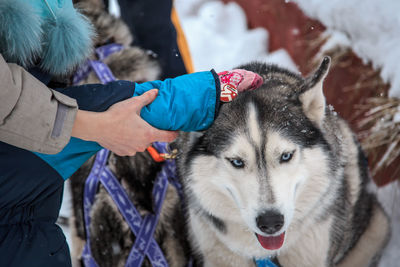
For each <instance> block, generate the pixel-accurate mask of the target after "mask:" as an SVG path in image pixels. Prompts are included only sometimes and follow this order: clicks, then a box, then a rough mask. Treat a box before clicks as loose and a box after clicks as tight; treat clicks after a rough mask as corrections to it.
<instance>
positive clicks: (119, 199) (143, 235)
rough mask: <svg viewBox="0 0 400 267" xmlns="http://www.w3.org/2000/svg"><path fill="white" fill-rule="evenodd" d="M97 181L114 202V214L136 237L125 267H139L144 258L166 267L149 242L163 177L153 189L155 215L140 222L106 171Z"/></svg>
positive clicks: (162, 192) (155, 246)
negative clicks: (119, 213) (121, 218)
mask: <svg viewBox="0 0 400 267" xmlns="http://www.w3.org/2000/svg"><path fill="white" fill-rule="evenodd" d="M100 181H101V183H102V185H103V186H104V187H105V188H106V190H107V191H108V193H109V194H110V196H111V198H112V199H113V200H114V202H115V204H116V205H117V207H118V210H119V211H120V212H121V214H122V216H123V217H124V219H125V220H126V222H127V223H128V225H129V228H130V229H131V230H132V232H133V233H134V234H135V236H136V240H135V244H134V245H133V247H132V249H131V252H130V253H129V256H128V259H127V262H126V264H125V266H127V267H137V266H141V264H142V262H143V259H144V257H145V256H146V255H147V256H148V257H149V260H150V262H151V263H152V265H153V266H157V267H158V266H160V267H167V266H168V263H167V261H166V260H165V257H164V255H163V253H162V251H161V249H160V247H159V246H158V244H157V242H156V241H155V240H154V239H153V234H154V230H155V228H156V226H157V223H158V218H159V214H160V210H161V207H162V203H163V201H164V199H165V193H166V191H167V187H168V181H167V179H166V178H165V177H163V175H160V174H158V175H157V179H156V183H155V185H154V188H153V196H154V197H155V201H156V211H155V215H153V214H150V215H147V216H146V217H145V218H144V219H143V220H142V218H141V216H140V214H139V212H138V211H137V210H136V208H135V206H134V205H133V204H132V202H131V201H130V199H129V197H128V196H127V194H126V192H125V190H124V189H123V188H122V186H121V184H120V183H119V182H118V180H117V179H116V178H115V176H114V175H113V173H112V172H111V171H110V170H109V169H108V167H106V168H105V169H104V171H103V172H102V173H101V176H100Z"/></svg>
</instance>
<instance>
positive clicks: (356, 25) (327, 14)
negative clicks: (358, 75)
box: [292, 0, 400, 97]
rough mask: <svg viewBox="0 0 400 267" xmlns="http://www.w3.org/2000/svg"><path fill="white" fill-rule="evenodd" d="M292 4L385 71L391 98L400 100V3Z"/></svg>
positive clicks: (302, 0) (335, 0)
mask: <svg viewBox="0 0 400 267" xmlns="http://www.w3.org/2000/svg"><path fill="white" fill-rule="evenodd" d="M292 1H293V2H295V3H297V4H298V5H299V6H300V8H301V9H302V10H303V11H304V13H306V14H307V15H308V16H310V17H312V18H316V19H318V20H319V21H321V22H322V23H323V24H324V25H325V26H326V27H327V28H328V29H329V30H330V31H331V32H333V33H335V32H336V33H339V35H341V36H340V39H341V40H342V41H344V45H350V46H351V48H352V49H353V51H354V52H355V53H356V54H357V55H358V56H359V57H360V58H362V59H363V60H364V62H371V63H372V65H373V66H374V68H376V69H381V77H382V78H383V80H384V81H385V82H390V84H391V88H390V91H389V96H392V97H400V64H399V63H398V62H399V59H400V45H399V44H400V1H399V0H379V1H378V0H352V1H348V0H331V1H325V0H292ZM334 36H335V37H334V38H335V39H337V36H336V34H334ZM343 37H345V38H343ZM346 39H347V40H346Z"/></svg>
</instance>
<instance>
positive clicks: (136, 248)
mask: <svg viewBox="0 0 400 267" xmlns="http://www.w3.org/2000/svg"><path fill="white" fill-rule="evenodd" d="M122 49H123V46H122V45H119V44H109V45H105V46H102V47H99V48H96V50H95V52H96V54H97V57H98V59H99V60H87V61H86V62H85V63H84V64H83V65H82V66H80V67H79V69H78V70H77V72H76V73H75V76H74V78H73V83H74V84H78V83H79V82H81V81H82V80H83V79H85V78H86V77H87V76H88V75H89V73H90V72H91V71H94V72H95V73H96V75H97V76H98V78H99V79H100V81H101V82H102V83H103V84H105V83H108V82H111V81H115V80H116V79H115V77H114V75H113V74H112V72H111V70H110V69H109V68H108V66H107V65H106V64H104V63H103V62H102V60H104V59H105V58H107V57H108V56H110V55H111V54H113V53H115V52H118V51H121V50H122ZM153 146H154V148H155V149H156V150H157V151H158V152H159V153H160V154H168V153H169V147H168V144H167V143H161V142H154V143H153ZM109 153H110V151H109V150H107V149H102V150H100V151H99V152H98V153H97V155H96V158H95V162H94V164H93V167H92V170H91V171H90V174H89V176H88V178H87V179H86V183H85V189H84V205H83V213H84V221H85V232H86V244H85V247H84V249H83V252H82V259H83V262H84V264H85V266H86V267H98V264H97V263H96V261H95V260H94V258H93V255H92V252H91V250H90V220H91V219H90V210H91V208H92V206H93V203H94V199H95V195H96V192H97V189H98V187H99V183H101V184H102V185H103V186H104V188H105V189H106V190H107V192H108V193H109V194H110V196H111V198H112V199H113V201H114V202H115V204H116V206H117V207H118V210H119V211H120V212H121V214H122V216H123V217H124V219H125V220H126V222H127V223H128V225H129V228H130V229H131V231H132V232H133V233H134V235H135V236H136V239H135V243H134V244H133V246H132V249H131V251H130V253H129V256H128V259H127V261H126V264H125V266H126V267H139V266H141V265H142V263H143V260H144V258H145V257H146V256H147V257H148V259H149V260H150V262H151V264H152V266H153V267H168V262H167V261H166V259H165V256H164V254H163V252H162V250H161V249H160V247H159V246H158V244H157V242H156V241H155V240H154V238H153V235H154V231H155V228H156V226H157V223H158V219H159V216H160V212H161V208H162V204H163V201H164V199H165V195H166V192H167V187H168V183H171V184H172V185H173V186H175V188H176V189H177V191H178V194H179V196H180V197H181V200H182V188H181V185H180V183H179V182H178V181H177V179H176V176H175V170H176V165H175V160H173V159H168V160H166V161H165V163H164V164H163V167H162V169H161V171H160V172H159V173H158V174H157V177H156V180H155V183H154V187H153V192H152V194H153V198H154V200H155V210H154V214H149V215H147V216H145V217H144V218H142V217H141V216H140V214H139V212H138V211H137V209H136V208H135V206H134V205H133V203H132V202H131V201H130V199H129V197H128V195H127V194H126V192H125V190H124V189H123V187H122V185H121V184H120V183H119V181H118V179H117V178H116V177H115V176H114V174H113V173H112V172H111V171H110V169H109V168H108V167H107V159H108V155H109ZM255 264H256V266H257V267H276V265H275V264H274V263H273V262H272V261H271V260H270V259H269V258H267V259H262V260H255ZM191 266H192V260H191V259H190V261H189V263H188V265H187V267H191Z"/></svg>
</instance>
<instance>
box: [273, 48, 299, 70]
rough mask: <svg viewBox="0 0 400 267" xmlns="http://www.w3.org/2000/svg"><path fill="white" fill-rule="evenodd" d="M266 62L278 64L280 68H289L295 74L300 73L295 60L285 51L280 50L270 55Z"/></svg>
mask: <svg viewBox="0 0 400 267" xmlns="http://www.w3.org/2000/svg"><path fill="white" fill-rule="evenodd" d="M265 61H266V62H267V63H270V64H276V65H279V66H280V67H284V68H287V69H288V70H291V71H293V72H297V73H300V72H299V69H298V68H297V65H296V64H295V63H294V61H293V59H292V58H291V57H290V55H289V53H288V52H287V51H286V50H285V49H278V50H276V51H274V52H272V53H270V54H269V55H267V57H266V58H265Z"/></svg>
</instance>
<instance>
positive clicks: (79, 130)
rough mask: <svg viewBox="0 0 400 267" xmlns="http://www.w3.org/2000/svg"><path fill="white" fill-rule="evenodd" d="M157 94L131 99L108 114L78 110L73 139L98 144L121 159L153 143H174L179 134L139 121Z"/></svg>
mask: <svg viewBox="0 0 400 267" xmlns="http://www.w3.org/2000/svg"><path fill="white" fill-rule="evenodd" d="M156 96H157V90H150V91H148V92H146V93H144V94H142V95H141V96H138V97H133V98H129V99H127V100H124V101H121V102H118V103H117V104H115V105H113V106H111V107H110V108H109V109H108V110H107V111H105V112H91V111H85V110H78V113H77V116H76V120H75V123H74V127H73V128H72V136H74V137H77V138H80V139H82V140H87V141H95V142H97V143H99V144H100V145H101V146H102V147H105V148H108V149H110V150H111V151H113V152H114V153H116V154H118V155H120V156H126V155H134V154H135V153H136V152H143V151H144V150H145V149H146V148H147V147H148V146H149V145H150V143H152V142H154V141H163V142H171V141H173V140H174V139H175V138H176V137H177V135H178V134H177V133H176V132H171V131H162V130H158V129H156V128H154V127H152V126H151V125H149V124H148V123H147V122H146V121H144V120H143V119H142V118H141V117H140V111H141V109H142V108H143V107H144V106H146V105H148V104H150V103H151V102H153V100H154V99H155V98H156Z"/></svg>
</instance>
